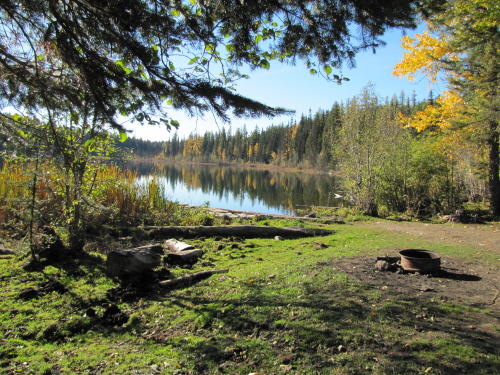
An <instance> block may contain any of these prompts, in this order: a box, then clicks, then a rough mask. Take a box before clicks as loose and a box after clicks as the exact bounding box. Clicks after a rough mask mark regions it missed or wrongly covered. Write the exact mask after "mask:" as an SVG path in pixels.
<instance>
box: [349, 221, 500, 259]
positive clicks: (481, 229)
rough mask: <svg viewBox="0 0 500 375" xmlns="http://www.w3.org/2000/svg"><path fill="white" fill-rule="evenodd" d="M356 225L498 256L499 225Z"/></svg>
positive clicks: (499, 247)
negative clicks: (492, 253) (447, 243)
mask: <svg viewBox="0 0 500 375" xmlns="http://www.w3.org/2000/svg"><path fill="white" fill-rule="evenodd" d="M356 225H362V226H368V227H372V228H381V229H385V230H388V231H390V232H396V233H404V234H409V235H411V236H416V237H424V238H425V239H426V240H429V241H438V242H451V243H459V244H462V245H469V246H471V247H473V248H476V249H485V250H490V251H495V252H498V253H499V254H500V223H494V224H429V223H415V222H412V223H407V222H391V221H377V222H368V223H367V222H365V223H356Z"/></svg>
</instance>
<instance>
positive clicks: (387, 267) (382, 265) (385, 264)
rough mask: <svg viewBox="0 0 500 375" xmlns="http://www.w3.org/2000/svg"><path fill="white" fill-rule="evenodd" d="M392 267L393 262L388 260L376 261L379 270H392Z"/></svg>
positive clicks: (376, 267)
mask: <svg viewBox="0 0 500 375" xmlns="http://www.w3.org/2000/svg"><path fill="white" fill-rule="evenodd" d="M391 268H392V266H391V264H390V263H389V262H388V261H386V260H377V263H375V270H377V271H379V272H387V271H390V270H391Z"/></svg>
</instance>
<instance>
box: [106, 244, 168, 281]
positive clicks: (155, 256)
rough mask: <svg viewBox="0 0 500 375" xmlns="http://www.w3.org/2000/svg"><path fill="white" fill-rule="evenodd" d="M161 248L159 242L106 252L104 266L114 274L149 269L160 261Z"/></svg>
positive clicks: (137, 272) (141, 271) (129, 273)
mask: <svg viewBox="0 0 500 375" xmlns="http://www.w3.org/2000/svg"><path fill="white" fill-rule="evenodd" d="M162 253H163V248H162V246H161V245H159V244H154V245H147V246H141V247H136V248H133V249H128V250H113V251H111V252H110V253H109V254H108V259H107V260H106V266H107V268H108V272H109V273H110V274H112V275H114V276H126V275H136V274H141V273H145V272H149V271H151V270H152V269H153V268H155V267H158V266H159V265H160V262H161V254H162Z"/></svg>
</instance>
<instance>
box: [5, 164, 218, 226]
mask: <svg viewBox="0 0 500 375" xmlns="http://www.w3.org/2000/svg"><path fill="white" fill-rule="evenodd" d="M33 173H34V171H33V165H31V164H29V163H24V164H23V163H4V165H3V166H2V168H1V169H0V226H1V225H6V224H8V223H9V222H10V223H12V222H15V223H16V225H18V224H20V226H19V227H20V228H21V229H22V228H25V224H26V222H27V219H26V216H27V211H28V207H29V202H30V197H31V189H32V181H33ZM37 173H38V178H37V186H36V210H35V214H36V217H37V220H38V223H39V225H50V226H54V227H56V226H61V227H63V226H64V225H63V223H62V220H64V215H63V212H64V204H65V202H64V194H63V191H64V188H65V182H64V181H65V179H64V176H63V175H61V173H60V172H58V170H57V169H55V168H54V167H51V166H50V165H43V166H41V167H40V168H39V171H38V172H37ZM83 194H84V196H85V198H84V200H85V201H84V202H83V204H84V208H85V209H84V220H85V225H86V226H87V227H94V228H96V227H99V226H102V225H114V226H135V225H173V224H197V223H206V222H207V214H206V213H203V214H202V213H201V211H199V210H193V209H189V208H186V207H184V206H181V205H179V204H177V203H174V202H171V201H169V200H167V199H166V198H165V196H166V195H165V191H164V188H163V185H162V184H161V183H160V180H159V178H158V177H150V178H147V179H142V180H140V181H139V177H138V175H137V172H135V171H130V170H122V169H121V168H119V167H117V166H115V165H96V166H94V167H92V168H90V169H89V173H87V175H86V176H85V182H84V189H83ZM208 219H210V218H208ZM208 222H210V220H208Z"/></svg>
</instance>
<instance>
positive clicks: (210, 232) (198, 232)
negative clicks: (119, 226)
mask: <svg viewBox="0 0 500 375" xmlns="http://www.w3.org/2000/svg"><path fill="white" fill-rule="evenodd" d="M139 230H141V231H142V235H143V236H145V237H147V238H156V239H161V238H170V237H183V238H194V237H215V236H221V237H230V236H237V237H241V238H274V237H275V236H281V237H283V238H300V237H312V236H325V235H329V234H332V233H333V231H331V230H326V229H319V228H286V227H285V228H278V227H265V226H255V225H226V226H210V227H209V226H171V227H162V226H144V227H141V228H139Z"/></svg>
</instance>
